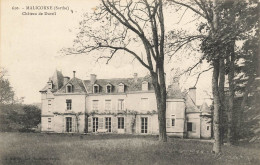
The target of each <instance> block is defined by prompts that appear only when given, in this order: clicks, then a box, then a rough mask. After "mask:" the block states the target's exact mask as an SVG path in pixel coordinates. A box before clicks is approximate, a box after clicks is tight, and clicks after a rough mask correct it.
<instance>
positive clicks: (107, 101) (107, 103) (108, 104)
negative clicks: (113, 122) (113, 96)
mask: <svg viewBox="0 0 260 165" xmlns="http://www.w3.org/2000/svg"><path fill="white" fill-rule="evenodd" d="M105 111H111V100H105Z"/></svg>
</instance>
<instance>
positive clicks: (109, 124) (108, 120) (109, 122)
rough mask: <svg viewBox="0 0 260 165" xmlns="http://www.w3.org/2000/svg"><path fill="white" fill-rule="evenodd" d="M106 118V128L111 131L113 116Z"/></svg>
mask: <svg viewBox="0 0 260 165" xmlns="http://www.w3.org/2000/svg"><path fill="white" fill-rule="evenodd" d="M105 119H106V121H105V122H106V123H105V124H106V129H107V131H108V132H111V117H106V118H105Z"/></svg>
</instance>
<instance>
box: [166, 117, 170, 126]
mask: <svg viewBox="0 0 260 165" xmlns="http://www.w3.org/2000/svg"><path fill="white" fill-rule="evenodd" d="M166 128H171V119H170V118H166Z"/></svg>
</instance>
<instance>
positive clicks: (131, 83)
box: [84, 76, 154, 94]
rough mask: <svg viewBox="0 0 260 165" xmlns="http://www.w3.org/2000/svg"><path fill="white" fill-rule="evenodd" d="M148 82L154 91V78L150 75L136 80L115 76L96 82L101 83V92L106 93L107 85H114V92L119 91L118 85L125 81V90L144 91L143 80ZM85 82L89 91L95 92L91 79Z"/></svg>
mask: <svg viewBox="0 0 260 165" xmlns="http://www.w3.org/2000/svg"><path fill="white" fill-rule="evenodd" d="M144 81H147V82H148V91H153V90H154V88H153V85H152V83H151V82H152V80H151V77H150V76H145V77H138V78H137V81H136V82H135V79H134V78H114V79H97V80H96V81H95V83H94V84H97V85H99V91H100V92H99V93H101V94H102V93H106V86H107V85H108V84H111V85H112V92H111V93H117V91H118V87H119V86H118V85H119V84H120V83H123V84H124V85H125V92H133V91H142V82H144ZM84 84H85V86H86V88H87V92H88V93H93V92H92V91H93V85H94V84H92V83H91V81H90V80H84Z"/></svg>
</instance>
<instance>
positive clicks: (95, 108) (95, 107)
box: [92, 100, 98, 111]
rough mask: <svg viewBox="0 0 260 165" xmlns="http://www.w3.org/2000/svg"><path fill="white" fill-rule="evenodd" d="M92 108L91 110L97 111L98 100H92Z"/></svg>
mask: <svg viewBox="0 0 260 165" xmlns="http://www.w3.org/2000/svg"><path fill="white" fill-rule="evenodd" d="M92 110H93V111H98V100H93V101H92Z"/></svg>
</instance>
